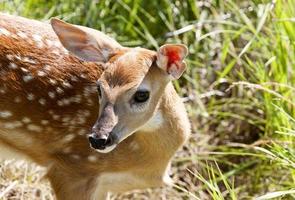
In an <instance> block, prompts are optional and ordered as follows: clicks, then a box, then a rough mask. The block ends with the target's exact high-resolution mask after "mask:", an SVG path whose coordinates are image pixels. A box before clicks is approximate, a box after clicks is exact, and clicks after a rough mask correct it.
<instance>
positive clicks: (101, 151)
mask: <svg viewBox="0 0 295 200" xmlns="http://www.w3.org/2000/svg"><path fill="white" fill-rule="evenodd" d="M116 146H117V145H116V144H114V145H112V146H109V147H106V148H105V149H103V150H100V149H95V150H96V151H97V152H99V153H109V152H111V151H112V150H114V149H115V148H116Z"/></svg>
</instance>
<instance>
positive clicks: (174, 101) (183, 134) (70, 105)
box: [0, 14, 190, 200]
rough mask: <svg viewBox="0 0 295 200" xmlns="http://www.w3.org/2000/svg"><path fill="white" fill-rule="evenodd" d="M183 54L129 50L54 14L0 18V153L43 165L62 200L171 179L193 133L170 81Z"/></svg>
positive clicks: (172, 48)
mask: <svg viewBox="0 0 295 200" xmlns="http://www.w3.org/2000/svg"><path fill="white" fill-rule="evenodd" d="M186 55H187V48H186V47H185V46H184V45H180V44H166V45H163V46H162V47H160V48H159V50H158V51H157V52H155V51H151V50H147V49H144V48H138V47H137V48H127V47H123V46H121V45H120V44H119V43H117V42H116V41H115V40H113V39H111V38H109V37H108V36H106V35H104V34H103V33H101V32H99V31H96V30H93V29H90V28H86V27H82V26H75V25H71V24H68V23H65V22H63V21H60V20H58V19H52V20H51V26H50V25H49V24H45V23H41V22H38V21H34V20H29V19H25V18H21V17H15V16H10V15H5V14H0V150H1V152H0V154H1V157H4V158H7V157H14V158H15V157H16V156H25V157H26V158H28V159H30V160H32V161H34V162H36V163H37V164H39V165H42V166H44V167H46V168H47V170H48V172H47V177H48V179H49V180H50V182H51V185H52V187H53V189H54V191H55V194H56V197H57V199H60V200H67V199H68V200H81V199H86V200H87V199H88V200H90V199H98V200H102V199H106V198H107V196H108V192H122V191H127V190H132V189H141V188H147V187H158V186H162V185H164V183H169V176H168V175H167V170H168V168H169V163H170V161H171V158H172V157H173V155H174V154H175V152H176V151H177V150H178V149H179V148H180V147H181V146H182V144H183V143H184V142H185V140H186V139H187V138H188V136H189V134H190V124H189V120H188V117H187V113H186V110H185V107H184V104H183V103H182V100H181V98H180V97H179V96H178V95H177V93H176V91H175V89H174V88H173V85H172V83H171V80H174V79H177V78H179V77H180V76H181V75H182V73H183V72H184V70H185V67H186V65H185V62H184V58H185V56H186ZM89 144H90V146H89Z"/></svg>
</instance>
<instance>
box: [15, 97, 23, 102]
mask: <svg viewBox="0 0 295 200" xmlns="http://www.w3.org/2000/svg"><path fill="white" fill-rule="evenodd" d="M21 101H22V99H21V98H20V97H15V98H14V102H15V103H20V102H21Z"/></svg>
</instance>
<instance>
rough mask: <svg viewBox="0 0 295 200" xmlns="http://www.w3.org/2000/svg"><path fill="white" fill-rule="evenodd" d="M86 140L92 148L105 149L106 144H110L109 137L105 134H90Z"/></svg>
mask: <svg viewBox="0 0 295 200" xmlns="http://www.w3.org/2000/svg"><path fill="white" fill-rule="evenodd" d="M88 140H89V143H90V146H91V147H92V148H94V149H105V148H106V147H107V146H110V145H112V139H111V137H107V136H101V137H100V138H96V137H94V136H90V137H89V138H88Z"/></svg>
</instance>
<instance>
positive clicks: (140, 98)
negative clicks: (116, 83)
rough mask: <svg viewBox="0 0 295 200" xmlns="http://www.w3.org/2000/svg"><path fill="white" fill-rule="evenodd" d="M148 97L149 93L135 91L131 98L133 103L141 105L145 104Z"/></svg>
mask: <svg viewBox="0 0 295 200" xmlns="http://www.w3.org/2000/svg"><path fill="white" fill-rule="evenodd" d="M149 97H150V92H149V91H137V92H135V94H134V96H133V100H134V101H135V103H143V102H146V101H147V100H148V99H149Z"/></svg>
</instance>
